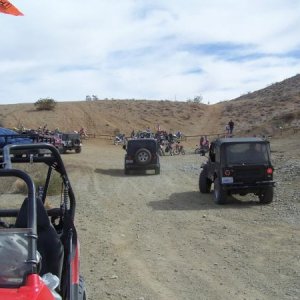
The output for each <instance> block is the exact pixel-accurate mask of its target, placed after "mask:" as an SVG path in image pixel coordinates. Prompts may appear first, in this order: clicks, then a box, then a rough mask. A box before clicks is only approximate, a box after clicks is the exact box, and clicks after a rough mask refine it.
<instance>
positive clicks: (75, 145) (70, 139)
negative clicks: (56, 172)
mask: <svg viewBox="0 0 300 300" xmlns="http://www.w3.org/2000/svg"><path fill="white" fill-rule="evenodd" d="M59 137H60V138H61V145H60V146H59V147H58V150H59V152H60V153H66V152H67V151H72V150H75V152H76V153H80V152H81V147H82V143H81V138H80V134H79V133H75V132H71V133H61V134H59Z"/></svg>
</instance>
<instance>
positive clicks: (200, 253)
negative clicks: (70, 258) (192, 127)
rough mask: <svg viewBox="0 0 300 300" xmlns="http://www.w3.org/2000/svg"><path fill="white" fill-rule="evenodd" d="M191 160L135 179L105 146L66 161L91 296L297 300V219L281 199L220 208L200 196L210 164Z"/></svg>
mask: <svg viewBox="0 0 300 300" xmlns="http://www.w3.org/2000/svg"><path fill="white" fill-rule="evenodd" d="M215 116H216V118H217V113H216V114H215ZM211 121H212V120H211V119H210V122H211ZM188 152H189V153H188V154H187V155H185V156H174V157H169V156H166V157H162V159H161V175H142V174H136V175H130V176H124V175H123V173H124V172H123V159H124V151H123V150H122V149H121V148H120V147H119V146H113V145H110V144H109V142H94V141H88V142H87V143H86V144H85V145H84V147H83V152H82V153H81V154H68V155H64V156H63V159H64V161H65V162H66V165H67V170H68V171H69V174H70V178H71V182H72V183H73V188H74V190H75V194H76V195H77V202H78V205H77V215H76V223H77V228H78V231H79V237H80V241H81V260H82V271H83V275H84V276H85V278H86V284H87V289H88V298H89V299H93V300H99V299H137V300H138V299H140V300H142V299H145V300H148V299H149V300H150V299H152V300H171V299H172V300H173V299H174V300H183V299H189V300H193V299H195V300H196V299H197V300H199V299H225V300H226V299H228V300H229V299H230V300H231V299H260V300H262V299H272V300H274V299H299V298H298V297H299V294H300V290H299V279H300V274H299V269H300V260H299V250H300V246H299V245H300V234H299V227H300V222H299V216H297V215H294V217H293V215H292V216H290V217H289V218H286V217H285V212H286V209H287V208H286V206H284V205H282V206H279V205H278V204H279V203H281V202H279V199H278V198H276V200H275V202H274V203H272V204H271V205H268V206H260V205H258V204H257V203H256V202H255V198H254V197H252V196H249V197H248V196H247V197H246V198H238V197H237V198H232V199H231V200H230V202H229V204H227V205H226V206H217V205H215V204H214V203H213V201H212V195H203V194H200V193H199V191H198V175H199V170H200V169H199V166H200V164H201V162H202V161H203V160H204V159H205V158H203V157H200V156H198V155H193V154H190V153H191V152H192V149H191V150H190V151H188ZM241 199H243V200H242V201H241ZM280 201H282V200H280ZM298 206H299V204H298Z"/></svg>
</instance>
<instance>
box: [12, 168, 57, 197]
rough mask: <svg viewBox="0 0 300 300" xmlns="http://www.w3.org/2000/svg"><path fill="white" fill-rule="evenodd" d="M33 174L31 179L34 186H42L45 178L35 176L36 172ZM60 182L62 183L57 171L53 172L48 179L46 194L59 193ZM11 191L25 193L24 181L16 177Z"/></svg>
mask: <svg viewBox="0 0 300 300" xmlns="http://www.w3.org/2000/svg"><path fill="white" fill-rule="evenodd" d="M35 176H36V178H34V180H33V181H34V184H35V186H36V188H38V186H43V185H44V183H45V178H41V177H39V176H37V174H36V175H35ZM61 184H62V181H61V178H60V175H59V174H58V173H54V174H53V176H52V178H51V180H50V184H49V187H48V192H47V194H48V195H49V196H54V195H59V194H60V193H61V188H62V186H61ZM13 193H15V194H23V195H26V194H27V185H26V184H25V182H24V181H23V180H20V179H17V180H16V181H15V182H14V184H13Z"/></svg>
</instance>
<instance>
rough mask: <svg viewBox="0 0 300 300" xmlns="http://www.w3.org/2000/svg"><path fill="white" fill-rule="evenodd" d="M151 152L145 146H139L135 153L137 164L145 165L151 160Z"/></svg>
mask: <svg viewBox="0 0 300 300" xmlns="http://www.w3.org/2000/svg"><path fill="white" fill-rule="evenodd" d="M151 158H152V157H151V152H150V151H149V150H148V149H146V148H141V149H139V150H137V151H136V153H135V160H136V162H137V163H138V164H139V165H146V164H148V163H149V162H150V161H151Z"/></svg>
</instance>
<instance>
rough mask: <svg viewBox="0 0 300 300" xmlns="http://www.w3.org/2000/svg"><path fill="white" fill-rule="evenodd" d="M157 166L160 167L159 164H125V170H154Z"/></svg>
mask: <svg viewBox="0 0 300 300" xmlns="http://www.w3.org/2000/svg"><path fill="white" fill-rule="evenodd" d="M157 168H160V165H159V164H147V165H138V164H125V169H126V170H155V169H157Z"/></svg>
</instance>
